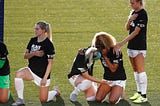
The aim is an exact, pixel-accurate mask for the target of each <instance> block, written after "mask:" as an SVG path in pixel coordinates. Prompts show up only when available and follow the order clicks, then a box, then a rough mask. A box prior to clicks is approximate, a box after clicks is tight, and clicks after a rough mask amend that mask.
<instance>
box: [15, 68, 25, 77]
mask: <svg viewBox="0 0 160 106" xmlns="http://www.w3.org/2000/svg"><path fill="white" fill-rule="evenodd" d="M24 75H25V68H21V69H19V70H18V71H17V72H16V78H23V76H24Z"/></svg>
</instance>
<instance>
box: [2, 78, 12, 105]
mask: <svg viewBox="0 0 160 106" xmlns="http://www.w3.org/2000/svg"><path fill="white" fill-rule="evenodd" d="M9 85H10V78H9V75H5V76H0V103H6V102H7V101H8V98H9V97H10V91H9V88H10V87H9Z"/></svg>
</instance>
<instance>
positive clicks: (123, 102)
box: [88, 100, 131, 106]
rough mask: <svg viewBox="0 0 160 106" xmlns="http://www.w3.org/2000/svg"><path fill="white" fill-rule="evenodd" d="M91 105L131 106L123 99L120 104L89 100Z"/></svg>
mask: <svg viewBox="0 0 160 106" xmlns="http://www.w3.org/2000/svg"><path fill="white" fill-rule="evenodd" d="M88 104H89V106H131V104H129V102H128V101H126V100H121V101H119V103H118V104H109V103H108V102H103V103H97V102H88Z"/></svg>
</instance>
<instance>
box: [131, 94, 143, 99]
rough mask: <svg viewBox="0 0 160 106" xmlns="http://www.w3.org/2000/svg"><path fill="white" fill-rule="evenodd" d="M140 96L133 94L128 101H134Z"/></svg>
mask: <svg viewBox="0 0 160 106" xmlns="http://www.w3.org/2000/svg"><path fill="white" fill-rule="evenodd" d="M140 96H141V95H140V94H139V93H135V94H134V95H133V96H132V97H130V98H129V99H130V100H136V99H137V98H139V97H140Z"/></svg>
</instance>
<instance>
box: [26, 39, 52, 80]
mask: <svg viewBox="0 0 160 106" xmlns="http://www.w3.org/2000/svg"><path fill="white" fill-rule="evenodd" d="M37 41H38V39H37V37H34V38H31V40H30V41H29V43H28V46H27V49H28V50H29V52H30V53H31V52H34V51H37V50H43V52H44V55H43V56H42V57H37V56H34V57H32V58H30V59H29V65H28V67H29V68H30V69H31V71H32V72H33V73H35V74H36V75H38V76H39V77H41V78H43V77H44V75H45V72H46V69H47V65H48V59H53V57H54V55H55V50H54V46H53V44H52V42H51V41H50V40H49V39H48V38H46V39H45V40H43V41H42V42H37ZM49 78H50V75H49V76H48V79H49Z"/></svg>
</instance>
